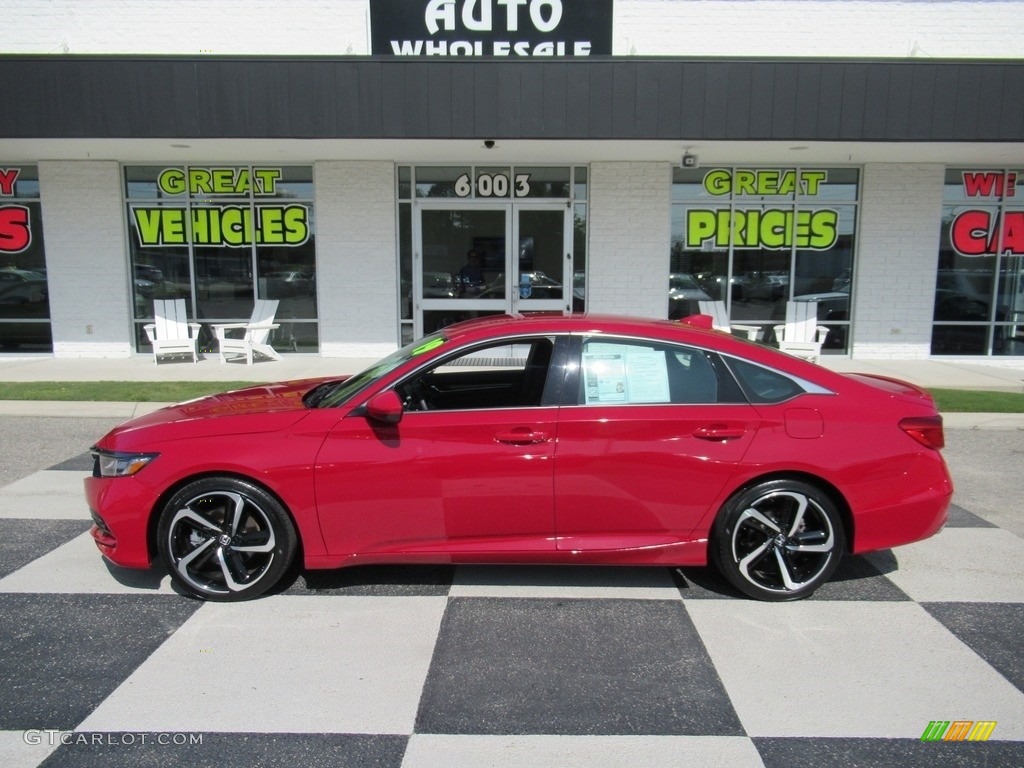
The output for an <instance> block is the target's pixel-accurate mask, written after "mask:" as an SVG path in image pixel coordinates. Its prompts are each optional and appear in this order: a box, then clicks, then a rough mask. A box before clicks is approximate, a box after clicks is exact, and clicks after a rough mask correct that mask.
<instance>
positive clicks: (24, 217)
mask: <svg viewBox="0 0 1024 768" xmlns="http://www.w3.org/2000/svg"><path fill="white" fill-rule="evenodd" d="M2 170H3V172H4V178H5V189H4V195H3V197H0V217H2V218H3V220H4V223H5V226H4V228H3V241H4V242H3V245H4V251H3V261H2V262H0V345H2V347H3V349H4V350H5V351H10V350H18V351H22V352H52V351H53V341H52V337H51V335H50V297H49V289H48V287H47V282H46V255H45V252H44V249H43V211H42V205H41V203H40V201H39V174H38V170H37V169H36V167H35V166H28V165H26V166H17V165H4V166H3V168H2Z"/></svg>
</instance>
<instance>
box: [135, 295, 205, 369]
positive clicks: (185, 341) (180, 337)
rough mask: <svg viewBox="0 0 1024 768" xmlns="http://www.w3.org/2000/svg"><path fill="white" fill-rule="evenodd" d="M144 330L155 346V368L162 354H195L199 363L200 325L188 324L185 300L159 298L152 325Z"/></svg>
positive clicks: (156, 302) (196, 361)
mask: <svg viewBox="0 0 1024 768" xmlns="http://www.w3.org/2000/svg"><path fill="white" fill-rule="evenodd" d="M143 328H144V329H145V331H146V336H148V337H149V343H150V344H151V345H152V347H153V365H157V364H158V363H159V362H160V357H161V356H163V355H192V362H193V363H198V362H199V348H198V344H199V328H200V325H199V323H190V322H189V321H188V311H187V310H186V309H185V300H184V299H157V300H156V301H154V302H153V322H152V323H149V324H147V325H145V326H143Z"/></svg>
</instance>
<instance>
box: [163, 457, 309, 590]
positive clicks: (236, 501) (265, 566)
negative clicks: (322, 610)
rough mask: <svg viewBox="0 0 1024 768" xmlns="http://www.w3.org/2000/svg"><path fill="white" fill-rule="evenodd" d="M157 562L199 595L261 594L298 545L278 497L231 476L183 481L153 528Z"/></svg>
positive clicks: (179, 583)
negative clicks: (189, 481)
mask: <svg viewBox="0 0 1024 768" xmlns="http://www.w3.org/2000/svg"><path fill="white" fill-rule="evenodd" d="M157 537H158V539H157V544H158V549H159V552H160V560H161V562H162V563H163V565H164V567H165V568H166V569H167V571H168V573H170V575H171V578H172V579H173V580H174V582H175V583H176V584H177V585H178V586H180V587H181V588H183V589H184V590H185V591H186V592H188V593H189V594H191V595H194V596H196V597H200V598H203V599H205V600H215V601H221V602H231V601H238V600H248V599H250V598H253V597H256V596H258V595H261V594H263V593H264V592H266V591H267V590H268V589H270V588H271V587H272V586H274V584H275V583H276V582H277V581H278V580H279V579H280V578H281V576H282V575H283V574H284V572H285V571H286V570H287V569H288V566H289V565H290V564H291V561H292V558H293V557H294V556H295V551H296V548H297V537H296V534H295V527H294V525H292V521H291V518H290V517H289V516H288V513H287V512H286V511H285V509H284V507H283V506H282V505H281V503H280V502H279V501H278V500H277V499H275V498H274V497H273V496H271V495H270V494H269V493H267V492H266V491H265V490H263V489H262V488H260V487H258V486H256V485H253V484H252V483H247V482H245V481H243V480H239V479H237V478H232V477H211V478H205V479H203V480H197V481H195V482H193V483H189V484H188V485H186V486H185V487H184V488H182V489H181V490H180V491H178V492H177V493H175V494H174V496H173V497H171V499H170V500H169V501H168V502H167V504H166V505H165V506H164V508H163V511H162V512H161V515H160V521H159V525H158V529H157Z"/></svg>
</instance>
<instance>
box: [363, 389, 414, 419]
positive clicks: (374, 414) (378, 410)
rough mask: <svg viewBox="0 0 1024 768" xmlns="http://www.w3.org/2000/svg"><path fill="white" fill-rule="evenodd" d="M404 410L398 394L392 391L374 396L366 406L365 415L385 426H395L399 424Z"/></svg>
mask: <svg viewBox="0 0 1024 768" xmlns="http://www.w3.org/2000/svg"><path fill="white" fill-rule="evenodd" d="M404 410H405V409H404V408H402V401H401V400H400V399H399V397H398V393H397V392H395V390H393V389H389V390H388V391H387V392H381V393H380V394H379V395H375V396H374V397H372V398H371V399H370V402H368V403H367V404H366V415H367V416H369V417H370V418H371V419H373V420H375V421H382V422H384V423H385V424H397V423H398V422H400V421H401V420H402V413H403V412H404Z"/></svg>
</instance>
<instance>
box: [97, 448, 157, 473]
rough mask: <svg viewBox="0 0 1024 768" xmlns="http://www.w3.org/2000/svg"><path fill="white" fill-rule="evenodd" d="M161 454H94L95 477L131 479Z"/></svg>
mask: <svg viewBox="0 0 1024 768" xmlns="http://www.w3.org/2000/svg"><path fill="white" fill-rule="evenodd" d="M159 455H160V454H157V453H120V452H117V451H113V452H111V451H99V450H95V449H94V450H93V452H92V458H93V463H92V475H93V477H129V476H131V475H134V474H136V473H137V472H139V470H141V469H142V468H143V467H145V466H146V465H147V464H149V462H151V461H152V460H153V459H155V458H156V457H157V456H159Z"/></svg>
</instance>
